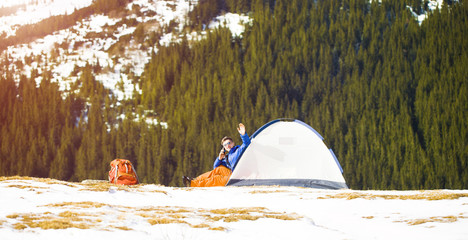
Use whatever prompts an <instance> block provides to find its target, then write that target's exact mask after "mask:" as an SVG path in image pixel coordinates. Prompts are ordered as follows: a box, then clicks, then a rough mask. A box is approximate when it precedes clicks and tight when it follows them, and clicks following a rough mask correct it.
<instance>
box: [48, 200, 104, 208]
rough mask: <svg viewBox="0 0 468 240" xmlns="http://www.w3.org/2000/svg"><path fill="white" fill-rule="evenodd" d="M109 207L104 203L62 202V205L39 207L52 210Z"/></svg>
mask: <svg viewBox="0 0 468 240" xmlns="http://www.w3.org/2000/svg"><path fill="white" fill-rule="evenodd" d="M105 206H109V205H108V204H105V203H99V202H89V201H88V202H62V203H54V204H47V205H43V206H41V207H53V208H67V209H70V208H75V209H83V208H101V207H105Z"/></svg>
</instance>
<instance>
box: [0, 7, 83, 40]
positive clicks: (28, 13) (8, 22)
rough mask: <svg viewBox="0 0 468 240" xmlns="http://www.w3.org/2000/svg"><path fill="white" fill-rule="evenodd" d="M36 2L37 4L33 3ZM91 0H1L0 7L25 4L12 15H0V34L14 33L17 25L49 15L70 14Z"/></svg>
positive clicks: (32, 21) (34, 21)
mask: <svg viewBox="0 0 468 240" xmlns="http://www.w3.org/2000/svg"><path fill="white" fill-rule="evenodd" d="M35 2H38V4H33V3H35ZM91 3H92V0H48V1H32V0H13V1H12V0H2V3H0V7H7V6H17V5H21V4H26V8H25V9H20V10H19V11H18V12H16V13H15V14H13V15H10V16H4V17H0V34H1V33H2V32H6V34H7V36H10V35H14V34H15V32H16V29H17V27H18V25H25V24H32V23H37V22H39V21H41V20H44V19H46V18H48V17H50V16H57V15H63V14H71V13H72V12H74V11H75V9H80V8H84V7H87V6H89V5H91Z"/></svg>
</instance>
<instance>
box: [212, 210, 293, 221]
mask: <svg viewBox="0 0 468 240" xmlns="http://www.w3.org/2000/svg"><path fill="white" fill-rule="evenodd" d="M209 213H211V214H209V215H206V219H208V220H210V221H214V222H217V221H224V222H238V221H255V220H258V219H260V218H273V219H278V220H286V221H289V220H298V219H300V218H302V217H301V216H299V215H297V214H294V213H293V214H287V213H278V212H270V211H268V210H267V209H266V208H264V207H253V208H223V209H213V210H210V211H209Z"/></svg>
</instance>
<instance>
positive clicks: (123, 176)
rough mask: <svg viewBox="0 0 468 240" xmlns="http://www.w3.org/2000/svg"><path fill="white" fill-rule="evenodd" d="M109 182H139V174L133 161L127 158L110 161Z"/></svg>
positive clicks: (127, 183) (126, 183) (122, 183)
mask: <svg viewBox="0 0 468 240" xmlns="http://www.w3.org/2000/svg"><path fill="white" fill-rule="evenodd" d="M110 166H111V170H110V171H109V182H111V183H115V184H121V185H134V184H139V183H140V181H139V180H138V176H137V174H136V171H135V168H134V167H133V165H132V163H131V162H130V161H129V160H126V159H115V160H113V161H112V162H111V163H110Z"/></svg>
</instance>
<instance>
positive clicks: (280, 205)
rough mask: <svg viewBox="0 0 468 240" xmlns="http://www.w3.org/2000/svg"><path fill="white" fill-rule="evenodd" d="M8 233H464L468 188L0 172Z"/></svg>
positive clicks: (1, 221) (2, 222) (1, 232)
mask: <svg viewBox="0 0 468 240" xmlns="http://www.w3.org/2000/svg"><path fill="white" fill-rule="evenodd" d="M0 195H1V196H2V197H1V198H0V206H2V207H1V208H0V236H2V237H1V238H2V240H9V239H26V240H27V239H33V240H39V239H103V238H106V239H107V238H112V239H129V238H131V239H466V236H468V228H466V226H467V224H468V219H467V217H468V190H460V191H455V190H436V191H355V190H317V189H309V188H296V187H260V186H259V187H217V188H177V187H165V186H160V185H152V184H143V185H138V186H132V187H125V186H116V185H111V184H108V183H102V182H101V183H70V182H62V181H57V180H52V179H34V178H20V177H10V178H5V177H3V178H0Z"/></svg>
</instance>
